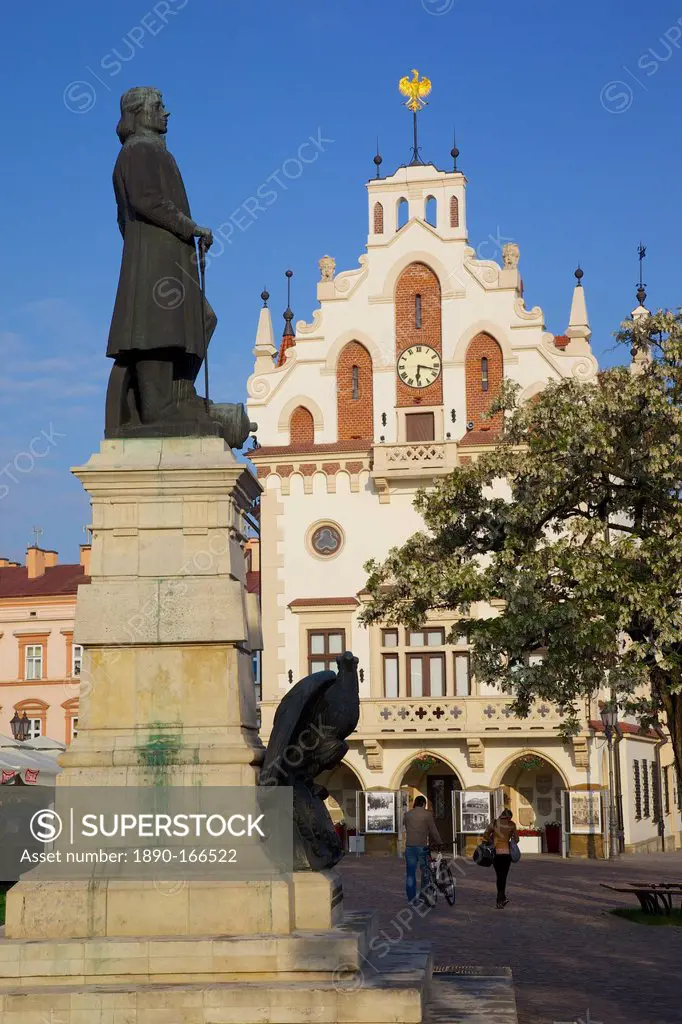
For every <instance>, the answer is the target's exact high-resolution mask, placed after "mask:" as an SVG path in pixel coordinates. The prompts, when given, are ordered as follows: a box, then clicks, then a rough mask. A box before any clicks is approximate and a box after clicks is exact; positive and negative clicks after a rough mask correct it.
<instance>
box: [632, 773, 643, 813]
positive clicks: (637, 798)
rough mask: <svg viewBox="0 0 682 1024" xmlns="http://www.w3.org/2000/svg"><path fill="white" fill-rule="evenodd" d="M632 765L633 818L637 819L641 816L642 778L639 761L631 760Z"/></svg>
mask: <svg viewBox="0 0 682 1024" xmlns="http://www.w3.org/2000/svg"><path fill="white" fill-rule="evenodd" d="M632 767H633V771H634V777H635V818H636V819H637V821H640V820H641V817H642V780H641V777H640V772H639V761H633V762H632Z"/></svg>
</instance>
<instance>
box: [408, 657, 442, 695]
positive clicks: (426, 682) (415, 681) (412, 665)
mask: <svg viewBox="0 0 682 1024" xmlns="http://www.w3.org/2000/svg"><path fill="white" fill-rule="evenodd" d="M407 673H408V679H409V686H410V693H409V696H410V697H443V696H444V695H445V655H444V654H408V656H407Z"/></svg>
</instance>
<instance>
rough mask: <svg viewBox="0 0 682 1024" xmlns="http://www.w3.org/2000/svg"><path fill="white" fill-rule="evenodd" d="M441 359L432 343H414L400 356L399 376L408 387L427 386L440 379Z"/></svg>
mask: <svg viewBox="0 0 682 1024" xmlns="http://www.w3.org/2000/svg"><path fill="white" fill-rule="evenodd" d="M440 371H441V359H440V356H439V355H438V353H437V352H436V350H435V348H431V346H430V345H412V347H411V348H406V349H405V351H404V352H401V354H400V356H399V357H398V376H399V377H400V379H401V381H402V382H403V384H407V386H408V388H427V387H428V386H429V384H433V383H434V381H436V380H438V378H439V377H440Z"/></svg>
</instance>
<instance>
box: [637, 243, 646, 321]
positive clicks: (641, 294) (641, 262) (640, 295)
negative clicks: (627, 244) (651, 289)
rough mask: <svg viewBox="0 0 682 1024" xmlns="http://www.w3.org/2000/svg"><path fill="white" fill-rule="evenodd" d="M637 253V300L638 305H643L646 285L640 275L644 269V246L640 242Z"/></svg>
mask: <svg viewBox="0 0 682 1024" xmlns="http://www.w3.org/2000/svg"><path fill="white" fill-rule="evenodd" d="M637 255H638V256H639V288H638V289H637V301H638V302H639V304H640V306H643V305H644V302H645V300H646V285H645V284H644V283H643V281H642V275H643V270H644V258H645V256H646V246H645V245H643V244H642V243H641V242H640V243H639V245H638V246H637Z"/></svg>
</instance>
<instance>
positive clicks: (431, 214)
mask: <svg viewBox="0 0 682 1024" xmlns="http://www.w3.org/2000/svg"><path fill="white" fill-rule="evenodd" d="M424 220H425V221H426V223H427V224H431V226H432V227H434V228H435V226H436V224H437V223H438V203H437V202H436V199H435V197H434V196H427V197H426V203H425V206H424Z"/></svg>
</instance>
